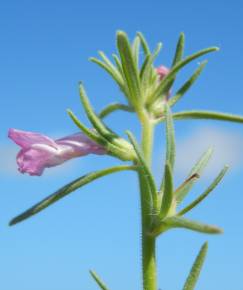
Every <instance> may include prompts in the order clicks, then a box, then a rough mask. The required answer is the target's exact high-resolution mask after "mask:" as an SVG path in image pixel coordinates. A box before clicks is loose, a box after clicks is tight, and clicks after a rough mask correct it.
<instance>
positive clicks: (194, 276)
mask: <svg viewBox="0 0 243 290" xmlns="http://www.w3.org/2000/svg"><path fill="white" fill-rule="evenodd" d="M207 251H208V243H204V244H203V246H202V247H201V250H200V252H199V254H198V256H197V258H196V260H195V262H194V263H193V266H192V268H191V271H190V274H189V275H188V277H187V280H186V283H185V285H184V287H183V290H194V289H195V286H196V283H197V280H198V277H199V275H200V272H201V269H202V266H203V263H204V260H205V258H206V255H207Z"/></svg>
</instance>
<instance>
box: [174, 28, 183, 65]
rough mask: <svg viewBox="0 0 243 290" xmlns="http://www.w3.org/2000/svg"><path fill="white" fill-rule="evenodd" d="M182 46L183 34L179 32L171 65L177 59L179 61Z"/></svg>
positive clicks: (181, 54) (175, 62)
mask: <svg viewBox="0 0 243 290" xmlns="http://www.w3.org/2000/svg"><path fill="white" fill-rule="evenodd" d="M184 46H185V34H184V33H183V32H181V33H180V36H179V39H178V42H177V45H176V51H175V56H174V59H173V62H172V66H174V65H176V64H177V63H178V62H179V61H181V59H182V57H183V54H184Z"/></svg>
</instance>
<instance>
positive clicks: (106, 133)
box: [79, 83, 118, 142]
mask: <svg viewBox="0 0 243 290" xmlns="http://www.w3.org/2000/svg"><path fill="white" fill-rule="evenodd" d="M79 92H80V99H81V102H82V104H83V107H84V109H85V112H86V114H87V117H88V118H89V120H90V122H91V123H92V125H93V126H94V128H95V129H96V130H97V132H98V133H99V134H100V135H101V136H102V137H104V138H105V139H107V140H108V141H110V142H113V141H114V140H115V139H117V138H118V136H117V135H116V134H115V133H113V132H112V131H111V130H109V129H108V128H107V127H106V126H105V125H104V123H103V122H102V121H101V119H100V118H99V117H98V116H97V115H96V113H95V112H94V109H93V108H92V106H91V104H90V102H89V99H88V97H87V96H86V93H85V90H84V87H83V85H82V83H80V86H79Z"/></svg>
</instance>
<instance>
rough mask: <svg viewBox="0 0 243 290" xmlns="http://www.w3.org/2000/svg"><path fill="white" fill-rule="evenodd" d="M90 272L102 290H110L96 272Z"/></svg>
mask: <svg viewBox="0 0 243 290" xmlns="http://www.w3.org/2000/svg"><path fill="white" fill-rule="evenodd" d="M89 272H90V275H91V276H92V277H93V278H94V280H95V282H96V283H97V284H98V285H99V287H100V289H102V290H109V289H108V288H107V287H106V285H105V284H104V282H102V281H101V279H100V278H99V277H98V275H97V274H96V273H95V272H94V271H92V270H90V271H89Z"/></svg>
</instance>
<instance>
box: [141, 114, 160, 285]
mask: <svg viewBox="0 0 243 290" xmlns="http://www.w3.org/2000/svg"><path fill="white" fill-rule="evenodd" d="M141 124H142V150H143V153H144V157H145V159H146V161H147V163H148V165H149V166H151V157H152V156H151V155H152V148H153V135H154V130H153V129H154V125H153V124H152V122H151V121H150V119H149V117H148V116H147V115H144V116H143V118H141ZM139 184H140V198H141V220H142V273H143V290H157V281H156V258H155V238H154V237H151V236H148V234H147V233H148V231H149V228H150V226H151V222H152V214H153V207H152V204H151V198H150V194H149V188H148V186H147V183H146V180H145V179H144V176H143V175H142V173H139Z"/></svg>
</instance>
